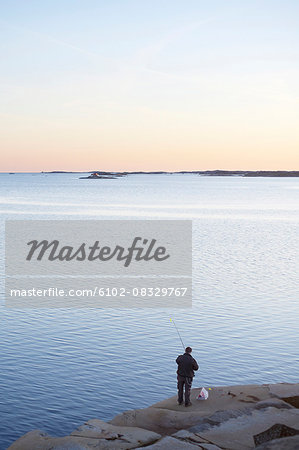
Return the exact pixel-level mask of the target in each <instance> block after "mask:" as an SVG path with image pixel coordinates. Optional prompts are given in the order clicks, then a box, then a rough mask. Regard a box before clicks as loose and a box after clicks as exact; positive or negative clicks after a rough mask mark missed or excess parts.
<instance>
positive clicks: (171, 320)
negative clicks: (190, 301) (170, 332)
mask: <svg viewBox="0 0 299 450" xmlns="http://www.w3.org/2000/svg"><path fill="white" fill-rule="evenodd" d="M170 322H172V323H173V325H174V326H175V329H176V331H177V333H178V335H179V338H180V341H181V343H182V346H183V349H184V351H185V346H184V342H183V339H182V337H181V335H180V332H179V330H178V328H177V326H176V324H175V321H174V320H173V319H172V318H171V317H170Z"/></svg>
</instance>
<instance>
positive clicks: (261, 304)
mask: <svg viewBox="0 0 299 450" xmlns="http://www.w3.org/2000/svg"><path fill="white" fill-rule="evenodd" d="M80 176H82V174H78V173H55V174H54V173H53V174H50V173H48V174H47V173H16V174H7V173H2V174H0V214H1V223H0V226H1V230H0V232H1V253H0V255H1V261H0V269H1V285H0V292H1V298H0V321H1V322H0V347H1V349H0V417H1V420H0V449H1V450H3V449H6V448H7V447H8V446H9V445H10V444H11V443H12V442H13V441H14V440H15V439H17V438H18V437H20V436H22V435H23V434H24V433H26V432H28V431H30V430H33V429H40V430H43V431H45V432H47V433H49V434H50V435H54V436H63V435H67V434H69V433H70V432H71V431H73V430H74V429H75V428H76V427H77V426H79V425H80V424H82V423H84V422H85V421H87V420H89V419H92V418H99V419H102V420H105V421H108V420H110V419H112V418H113V417H114V416H115V415H117V414H119V413H121V412H123V411H126V410H130V409H136V408H145V407H147V406H150V405H152V404H153V403H155V402H158V401H160V400H163V399H165V398H167V397H171V396H173V395H176V392H177V391H176V363H175V359H176V357H177V356H178V355H179V354H181V353H182V345H181V342H180V339H179V336H178V333H177V331H176V328H175V327H174V325H173V323H172V322H171V321H170V318H172V320H173V321H175V324H176V327H177V329H178V330H179V333H180V335H181V337H182V339H183V342H184V345H189V346H191V347H192V348H193V356H194V357H195V359H196V360H197V361H198V364H199V367H200V368H199V371H198V373H196V377H195V378H194V382H193V386H194V387H199V386H205V387H210V388H212V389H213V386H221V385H238V384H254V383H277V382H298V381H299V380H298V374H299V354H298V353H299V352H298V349H299V327H298V323H299V302H298V280H299V273H298V272H299V261H298V259H299V258H298V248H299V246H298V235H299V233H298V231H299V227H298V223H299V178H272V177H267V178H260V177H259V178H249V177H248V178H246V177H239V176H226V177H212V176H199V175H196V174H159V175H150V174H148V175H143V174H138V175H137V174H136V175H129V176H126V177H122V178H117V179H105V180H104V179H103V180H93V179H80ZM6 219H17V220H19V219H69V220H74V219H85V220H94V219H97V220H101V219H111V220H118V219H122V220H131V219H141V220H142V219H151V220H155V219H166V220H170V219H191V220H192V223H193V244H192V247H193V255H192V258H193V274H192V277H193V302H192V307H190V306H188V307H186V308H183V309H173V308H165V309H163V308H160V309H145V308H142V309H130V308H122V309H99V308H86V309H85V308H80V309H73V308H59V309H53V308H48V309H47V308H46V309H45V308H43V309H10V308H7V307H6V306H5V295H4V277H5V268H4V266H5V261H4V254H5V252H4V247H5V242H4V226H5V220H6Z"/></svg>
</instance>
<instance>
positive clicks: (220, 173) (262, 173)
mask: <svg viewBox="0 0 299 450" xmlns="http://www.w3.org/2000/svg"><path fill="white" fill-rule="evenodd" d="M41 173H46V174H58V173H78V174H83V173H89V174H90V175H88V176H86V177H80V178H82V179H105V178H118V177H123V176H126V175H162V174H168V175H173V174H193V175H200V176H208V177H231V176H238V177H299V171H298V170H203V171H202V170H192V171H188V170H182V171H179V172H164V171H153V172H145V171H137V172H105V171H100V170H92V171H88V172H72V171H63V170H53V171H51V172H41Z"/></svg>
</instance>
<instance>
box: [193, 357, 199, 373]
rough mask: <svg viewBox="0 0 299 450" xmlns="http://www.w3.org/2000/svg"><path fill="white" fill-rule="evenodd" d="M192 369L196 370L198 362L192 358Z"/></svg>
mask: <svg viewBox="0 0 299 450" xmlns="http://www.w3.org/2000/svg"><path fill="white" fill-rule="evenodd" d="M192 368H193V370H198V364H197V362H196V360H195V359H194V358H193V366H192Z"/></svg>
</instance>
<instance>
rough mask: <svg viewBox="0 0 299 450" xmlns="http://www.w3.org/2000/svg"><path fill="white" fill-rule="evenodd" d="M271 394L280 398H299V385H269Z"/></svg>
mask: <svg viewBox="0 0 299 450" xmlns="http://www.w3.org/2000/svg"><path fill="white" fill-rule="evenodd" d="M268 386H269V391H270V394H273V395H275V396H277V397H279V398H282V399H283V398H286V397H295V396H299V383H296V384H295V383H277V384H269V385H268Z"/></svg>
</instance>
